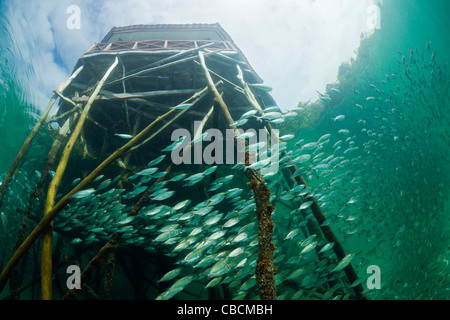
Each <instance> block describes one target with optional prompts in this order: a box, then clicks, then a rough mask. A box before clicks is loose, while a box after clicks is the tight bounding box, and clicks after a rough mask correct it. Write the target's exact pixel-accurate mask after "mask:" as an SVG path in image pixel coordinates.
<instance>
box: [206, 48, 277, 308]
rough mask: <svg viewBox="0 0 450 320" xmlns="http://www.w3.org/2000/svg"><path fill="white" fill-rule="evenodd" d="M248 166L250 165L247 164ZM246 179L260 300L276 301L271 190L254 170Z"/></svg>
mask: <svg viewBox="0 0 450 320" xmlns="http://www.w3.org/2000/svg"><path fill="white" fill-rule="evenodd" d="M198 54H199V57H200V63H201V65H202V67H203V70H204V72H205V77H206V80H207V81H208V86H209V88H210V90H211V91H212V92H213V93H214V96H215V101H217V103H218V104H219V107H220V110H221V111H222V114H223V116H224V118H225V120H226V122H227V123H228V125H229V126H230V127H231V128H232V129H233V130H234V132H235V135H236V137H239V136H240V132H239V131H238V130H237V127H236V126H234V125H232V124H233V123H234V121H233V118H232V117H231V114H230V111H229V110H228V107H227V105H226V104H225V102H224V101H223V99H222V96H221V95H220V94H219V91H217V88H216V87H215V86H214V82H213V81H212V78H211V75H210V74H209V71H208V68H207V66H206V63H205V59H204V57H203V54H202V52H201V51H199V53H198ZM247 164H248V163H247ZM246 175H247V178H248V179H249V180H250V188H251V189H252V190H253V193H254V197H255V203H256V215H257V219H258V260H257V265H256V269H255V275H256V281H257V284H258V289H259V294H260V298H261V300H276V298H277V287H276V285H275V276H274V273H275V272H276V268H275V266H274V264H273V251H274V250H275V249H276V248H275V246H274V244H273V227H274V224H273V221H272V216H271V215H272V211H273V210H274V209H275V208H274V207H273V206H272V205H271V204H270V202H269V198H270V190H269V188H268V187H267V185H266V183H265V181H264V178H263V177H262V176H261V174H260V173H259V172H257V171H255V170H251V169H247V170H246Z"/></svg>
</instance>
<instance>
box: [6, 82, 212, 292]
mask: <svg viewBox="0 0 450 320" xmlns="http://www.w3.org/2000/svg"><path fill="white" fill-rule="evenodd" d="M206 90H207V89H206V88H205V89H204V90H202V91H200V92H197V93H196V94H194V95H193V96H192V97H191V98H189V99H187V100H186V101H184V102H182V103H181V104H186V103H189V102H191V101H192V100H194V99H196V98H198V97H199V96H200V95H201V94H203V93H204V92H205V91H206ZM176 111H179V110H177V109H172V110H170V111H169V112H167V113H165V114H164V115H161V116H159V117H158V118H157V119H156V120H155V121H153V122H152V123H150V124H149V125H148V126H147V127H146V128H145V129H144V130H142V131H141V132H140V133H139V134H138V135H136V136H135V137H134V138H133V139H131V140H130V141H128V142H127V143H126V144H125V145H123V146H122V147H120V148H119V149H117V150H116V151H115V152H114V153H113V154H111V155H110V156H109V157H108V158H107V159H105V160H104V161H103V162H102V163H101V164H100V165H99V166H98V167H97V168H95V169H94V171H92V172H91V173H90V174H89V175H88V176H87V177H86V178H84V179H83V180H82V181H81V182H80V183H78V185H77V186H75V188H73V189H72V190H71V191H70V192H69V193H67V194H66V195H65V196H64V197H63V198H62V199H61V200H59V202H58V203H57V204H55V206H54V207H53V208H52V209H51V210H50V211H49V212H48V213H47V214H46V215H45V216H44V217H43V218H42V220H41V221H40V222H39V224H38V225H37V226H36V227H35V228H34V230H33V231H32V232H31V233H30V235H29V236H28V237H27V239H25V241H24V242H23V243H22V244H21V245H20V247H19V248H18V249H17V250H16V251H15V252H14V254H13V256H12V257H11V259H10V260H9V262H8V264H7V265H6V267H5V268H4V269H3V272H2V274H1V275H0V292H1V291H2V290H3V288H4V287H5V285H6V282H7V280H8V277H9V275H10V273H11V270H12V269H13V268H14V266H15V265H16V264H17V263H18V262H19V260H20V259H21V258H22V257H23V256H24V254H25V253H26V252H27V251H28V250H29V249H30V247H31V246H32V245H33V243H34V242H35V241H36V239H37V238H38V237H39V236H40V235H41V234H42V233H43V232H44V231H45V230H46V228H47V227H48V225H49V224H50V223H51V222H52V221H53V219H54V218H55V217H56V216H57V215H58V213H59V212H61V210H62V209H64V207H65V206H66V205H67V204H68V203H69V201H70V199H71V198H72V196H73V195H74V194H75V193H77V192H78V191H81V190H83V189H85V188H86V187H87V186H88V185H89V184H90V183H91V182H92V181H94V179H95V178H97V177H98V176H99V175H100V174H101V173H102V172H103V170H105V169H106V168H107V167H108V166H109V165H110V164H111V163H113V162H114V161H116V160H117V159H119V158H120V157H121V156H123V155H124V154H126V153H127V152H128V151H130V149H131V148H132V147H133V146H135V145H136V144H138V143H139V142H140V141H141V140H143V139H144V138H145V137H146V136H147V135H148V134H149V132H150V131H151V130H152V129H153V127H154V126H155V125H156V124H158V123H159V122H161V121H163V120H165V119H166V118H168V117H170V116H171V115H172V114H173V113H174V112H176Z"/></svg>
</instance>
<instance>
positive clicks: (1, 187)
mask: <svg viewBox="0 0 450 320" xmlns="http://www.w3.org/2000/svg"><path fill="white" fill-rule="evenodd" d="M81 70H83V66H81V67H79V68H78V69H77V70H76V71H75V72H74V73H73V74H72V75H71V76H70V77H69V79H67V80H66V81H65V82H63V83H62V84H61V85H60V86H59V87H58V89H56V91H55V92H57V93H59V92H62V91H64V89H65V88H67V86H68V85H69V84H70V83H71V82H72V80H73V79H75V78H76V77H77V76H78V74H79V73H80V72H81ZM57 93H55V94H53V97H52V98H51V99H50V101H49V103H48V104H47V107H46V108H45V110H44V112H43V113H42V116H41V118H40V119H39V121H38V122H37V123H36V125H35V126H34V128H33V130H32V131H31V133H30V134H29V135H28V138H27V139H26V140H25V142H24V144H23V145H22V148H21V149H20V151H19V153H17V156H16V158H15V159H14V161H13V163H12V165H11V167H10V168H9V171H8V173H7V174H6V176H5V178H4V179H3V182H2V184H1V185H0V207H1V204H2V200H3V197H4V196H5V193H6V189H7V188H8V186H9V183H10V182H11V179H12V176H13V175H14V172H15V171H16V169H17V166H18V165H19V162H20V160H21V159H22V157H23V155H24V154H25V152H26V151H27V149H28V147H29V146H30V143H31V141H32V140H33V139H34V137H35V136H36V134H37V132H38V131H39V129H40V128H41V126H42V124H43V123H44V122H45V119H46V118H47V116H48V114H49V112H50V110H51V108H52V107H53V105H54V104H55V102H56V99H58V94H57Z"/></svg>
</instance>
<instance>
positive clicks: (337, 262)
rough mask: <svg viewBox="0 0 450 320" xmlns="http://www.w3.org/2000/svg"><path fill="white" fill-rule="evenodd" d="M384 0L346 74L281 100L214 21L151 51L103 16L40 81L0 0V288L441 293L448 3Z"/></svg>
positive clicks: (56, 292) (269, 296) (49, 293)
mask: <svg viewBox="0 0 450 320" xmlns="http://www.w3.org/2000/svg"><path fill="white" fill-rule="evenodd" d="M303 1H304V2H305V3H306V2H310V1H309V0H301V1H300V0H299V2H303ZM44 2H45V1H44ZM44 2H43V3H44ZM75 2H76V1H75ZM313 2H314V1H313ZM316 2H319V3H320V0H316ZM325 2H326V1H325ZM45 3H47V4H48V3H49V2H48V1H46V2H45ZM64 3H65V2H64ZM80 3H84V2H83V1H81V2H80ZM374 3H376V5H375V7H376V8H378V9H379V12H377V14H379V15H380V17H381V25H379V26H376V27H375V28H374V29H373V30H372V31H371V32H370V33H362V34H361V38H360V43H359V47H358V48H354V49H355V55H354V56H353V57H351V58H349V60H348V61H345V62H342V63H341V64H340V65H339V66H337V78H336V81H334V82H330V83H329V84H327V85H326V87H324V88H322V87H318V88H316V89H315V91H317V94H316V96H315V98H314V99H311V100H305V101H304V100H302V99H301V98H300V97H298V98H297V97H294V98H295V99H296V101H297V103H296V104H294V105H291V106H281V105H278V104H277V97H276V96H275V95H273V96H272V95H271V92H272V90H273V91H275V90H276V89H274V88H272V87H271V83H270V79H267V78H266V77H264V79H263V80H261V79H258V76H257V75H256V72H254V70H253V69H252V68H251V67H250V64H249V63H248V61H246V58H245V57H244V56H243V54H246V52H245V50H244V49H243V54H242V52H240V50H239V49H236V47H234V43H233V42H232V40H231V39H229V38H227V37H228V35H227V34H226V32H224V31H222V28H221V27H220V26H219V25H218V24H217V25H216V24H214V25H208V26H206V25H205V26H200V25H198V26H197V27H196V29H195V32H196V33H195V35H194V36H193V37H200V36H199V34H201V32H202V31H201V30H203V29H202V28H211V29H208V32H213V31H217V34H219V36H220V37H223V38H220V39H219V38H217V39H215V38H214V37H213V36H210V33H208V37H209V38H208V40H205V39H197V38H193V39H191V38H187V37H185V38H183V41H185V42H183V44H180V43H179V42H177V43H175V42H174V43H172V47H170V45H171V43H170V41H172V40H176V41H181V39H178V38H176V39H175V37H176V35H174V34H175V33H176V32H178V31H174V30H175V29H174V30H172V29H171V30H169V31H167V30H166V31H167V38H166V40H165V41H166V42H165V43H163V44H161V47H158V50H159V51H157V50H156V49H154V48H153V49H149V46H156V45H157V44H156V42H155V41H160V42H161V39H160V38H158V37H160V35H158V36H155V39H156V40H155V39H152V41H154V42H151V43H150V42H149V41H150V39H147V38H146V39H143V38H142V39H141V38H139V39H137V38H136V39H134V38H133V35H132V34H133V32H135V33H136V34H138V35H140V33H139V32H141V29H140V28H144V27H140V26H132V27H133V28H134V29H133V28H131V27H130V29H126V28H125V29H120V28H113V27H114V25H110V26H109V27H108V29H107V31H108V30H109V29H111V28H113V29H112V30H111V31H110V33H108V34H107V33H106V32H101V33H100V32H99V34H98V35H95V37H94V38H93V39H94V41H96V42H98V43H97V44H96V45H97V47H94V46H92V47H91V48H89V46H90V45H92V43H88V44H87V46H84V44H83V48H81V49H80V50H81V51H79V54H78V56H77V57H78V58H80V57H81V56H83V57H82V58H80V59H79V60H78V62H77V60H74V61H73V64H72V65H70V66H69V67H68V68H69V69H68V70H66V74H65V75H64V76H65V78H62V81H63V83H62V84H61V85H60V86H59V87H58V84H57V85H56V86H55V87H54V88H53V89H54V91H53V92H52V91H51V90H50V91H49V92H42V90H43V88H46V87H47V86H46V85H44V83H45V82H47V81H48V79H47V76H48V75H47V74H46V72H43V71H42V70H36V69H34V68H33V62H34V60H33V59H34V54H33V52H32V51H33V50H38V45H37V44H35V45H31V48H30V47H27V48H25V47H23V45H24V44H23V43H24V40H23V39H22V38H23V36H22V35H21V34H20V33H18V30H17V28H16V27H15V26H16V25H17V23H19V24H22V25H23V26H26V27H29V28H32V26H29V25H27V21H25V20H20V21H19V20H17V21H15V20H14V19H15V18H16V14H17V12H18V11H20V6H18V5H17V4H16V5H13V4H12V1H3V2H0V8H1V12H0V145H1V148H0V182H1V185H0V272H1V276H0V299H2V300H41V299H47V300H48V299H55V300H59V299H65V300H69V299H78V300H110V299H115V300H144V299H145V300H260V299H261V300H447V299H449V298H450V266H449V261H450V250H449V248H450V247H449V245H450V70H449V65H448V62H449V61H450V44H449V41H448V36H447V33H448V31H449V30H450V22H449V21H450V20H449V19H448V17H447V15H448V13H449V12H450V2H448V1H437V0H429V1H419V0H408V1H407V0H385V1H382V2H374ZM71 4H72V3H69V2H67V5H66V6H65V7H68V6H69V5H71ZM280 6H281V4H280ZM65 7H64V8H65ZM76 7H77V6H75V8H76ZM80 7H81V8H82V9H83V6H82V5H80ZM372 8H373V7H372ZM36 10H38V8H36ZM199 10H201V9H199ZM236 10H238V8H236ZM37 12H38V11H37ZM73 12H76V10H75V11H73ZM254 14H255V15H257V12H254ZM37 15H38V14H37ZM66 16H67V15H66ZM66 16H65V17H66ZM155 17H156V18H155V19H156V20H155V21H156V22H155V23H154V22H153V21H152V20H151V19H149V20H148V21H147V23H148V24H156V23H160V22H159V21H158V20H157V16H155ZM47 22H48V21H47ZM72 22H73V21H72ZM198 22H202V21H191V22H189V23H198ZM218 22H219V23H220V24H222V22H221V21H218ZM347 22H348V23H350V22H349V21H342V23H343V24H345V23H347ZM74 23H75V25H76V21H75V22H74ZM169 23H174V24H176V23H185V21H181V22H180V21H172V22H169ZM375 23H380V21H378V22H377V21H375ZM64 24H65V22H64ZM164 26H165V27H164V28H169V26H167V25H164ZM222 26H223V27H224V29H226V30H228V29H229V28H226V24H225V23H224V24H222ZM127 28H128V27H127ZM148 28H151V27H148ZM158 28H163V27H158ZM176 28H178V27H176ZM186 28H188V27H186ZM190 28H191V29H192V28H193V27H192V26H191V27H190ZM21 30H23V29H21ZM145 30H146V35H145V36H146V37H149V34H151V33H152V32H162V31H161V30H160V29H158V30H157V31H154V30H153V29H145ZM177 30H178V29H177ZM205 30H206V29H205ZM211 30H213V31H211ZM191 31H192V30H191ZM54 32H55V33H56V32H57V31H54ZM242 32H245V30H242ZM205 34H206V31H205ZM224 34H225V35H224ZM105 35H106V36H105ZM103 36H105V38H104V39H103V41H101V38H102V37H103ZM219 36H218V37H219ZM230 36H231V37H232V38H234V36H235V35H234V34H233V33H232V32H230ZM170 37H172V38H170ZM211 39H212V40H211ZM446 39H447V40H446ZM163 40H164V39H163ZM194 40H195V41H196V42H195V43H193V42H192V43H191V42H189V41H194ZM197 40H198V43H197ZM200 40H201V41H200ZM167 41H169V42H167ZM202 41H203V42H202ZM208 41H215V42H214V44H212V45H211V44H210V43H208ZM223 43H226V44H223ZM103 44H104V45H103ZM240 44H241V43H239V45H240ZM115 45H117V48H115V47H114V46H115ZM158 45H159V44H158ZM180 45H182V46H184V47H178V46H180ZM190 45H192V47H187V46H190ZM222 45H224V46H230V47H223V48H222V47H221V46H222ZM305 45H307V44H305ZM168 46H169V47H170V48H171V50H172V51H170V53H166V51H165V50H167V47H168ZM240 47H244V46H242V45H240ZM114 48H115V49H114ZM180 48H181V49H180ZM78 49H79V48H78ZM138 49H139V50H140V51H139V52H138V53H136V50H138ZM260 49H261V51H264V48H260ZM146 50H147V51H146ZM152 50H153V51H152ZM286 50H289V46H287V48H286ZM144 51H146V52H144ZM230 51H236V52H238V53H233V54H234V55H231V54H230V53H229V52H230ZM118 52H121V53H120V54H119V53H118ZM148 52H152V54H148ZM156 52H157V53H156ZM83 53H84V55H83ZM138 54H141V55H142V57H141V56H139V59H138V58H136V57H138ZM157 54H158V55H157ZM290 55H293V56H295V55H296V52H290ZM39 58H42V57H39ZM44 58H47V59H54V61H57V64H58V65H62V64H63V62H62V61H63V60H64V58H62V57H59V56H53V57H52V56H48V57H44ZM36 59H37V56H36ZM249 60H250V63H252V59H249ZM286 63H287V64H289V63H288V62H286ZM324 63H325V62H324ZM268 64H269V62H268ZM257 69H258V70H256V71H257V72H261V74H263V73H262V71H260V70H259V69H260V67H259V68H257ZM290 72H291V73H293V74H294V77H295V74H297V73H298V74H299V75H300V74H301V70H290ZM49 74H52V73H51V72H50V71H49ZM36 78H37V79H40V83H34V82H33V81H32V80H31V79H36ZM177 79H178V80H177ZM51 83H53V82H51ZM41 95H44V97H45V99H41ZM52 95H53V97H52ZM49 100H50V102H48V101H49ZM41 101H44V102H43V103H42V102H41ZM47 103H48V107H49V108H46V104H47ZM51 108H53V109H52V110H56V111H54V112H50V113H49V111H48V110H50V109H51ZM47 109H48V110H47ZM207 129H210V130H207ZM177 130H178V131H177ZM214 130H215V131H214ZM30 133H31V135H30ZM175 133H180V134H175ZM258 133H259V134H258ZM262 133H264V134H263V135H265V133H270V134H268V136H269V137H266V138H265V139H261V137H262ZM191 135H192V136H191ZM221 135H223V136H225V137H226V138H224V137H223V136H222V137H220V136H221ZM211 136H213V137H214V138H213V137H211ZM230 136H231V138H230V139H228V138H229V137H230ZM258 136H259V139H257V137H258ZM30 137H31V138H30ZM222 140H223V142H224V143H223V144H220V145H219V144H218V143H217V142H218V141H222ZM225 140H226V143H225ZM229 141H231V147H230V145H229V144H228V143H229ZM235 142H236V144H234V143H235ZM199 145H200V147H199V148H198V146H199ZM24 147H25V148H24ZM219 147H220V148H221V149H220V150H219ZM225 147H226V150H225ZM239 147H242V153H239ZM229 153H232V157H231V159H229V158H228V156H229ZM199 155H200V158H201V159H200V160H201V161H196V160H199V158H198V157H197V156H199ZM208 155H210V157H209V158H208V157H207V156H208ZM235 156H236V157H235ZM239 156H241V158H239ZM252 156H253V157H252ZM192 159H193V161H191V160H192ZM239 160H240V161H239Z"/></svg>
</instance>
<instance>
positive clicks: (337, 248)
mask: <svg viewBox="0 0 450 320" xmlns="http://www.w3.org/2000/svg"><path fill="white" fill-rule="evenodd" d="M237 68H238V79H239V80H240V81H241V83H242V85H243V86H244V92H245V93H246V95H247V98H248V100H249V102H250V103H251V105H252V106H253V108H254V109H255V110H258V111H259V112H260V113H261V114H262V113H263V112H264V111H263V109H262V108H261V107H260V106H259V104H258V102H257V101H256V98H255V96H254V95H253V93H252V92H251V90H250V88H249V87H248V85H247V83H246V82H245V81H244V78H243V75H242V71H241V69H240V68H239V66H237ZM267 126H268V129H269V130H272V125H271V124H270V123H267ZM284 154H286V152H285V151H284V152H283V155H284ZM296 171H297V167H296V166H295V165H293V166H291V167H289V168H287V170H285V172H286V173H287V175H288V176H289V177H290V178H291V179H292V180H293V181H295V182H297V184H298V185H300V184H303V185H305V188H308V184H307V183H306V181H305V179H303V177H302V175H301V174H300V175H298V176H296V177H295V178H294V177H293V174H294V172H296ZM306 200H307V201H312V202H313V204H312V205H311V210H312V212H313V215H314V218H315V219H316V221H317V223H318V225H319V226H320V229H321V231H322V233H323V235H324V236H325V238H326V239H327V241H328V242H329V243H334V244H335V245H334V246H333V250H334V252H335V254H336V256H337V258H338V259H339V260H342V259H343V258H344V257H345V256H346V255H347V254H346V253H345V250H344V248H343V247H342V245H341V243H340V242H339V240H338V239H337V237H336V235H335V234H334V232H333V230H332V229H331V227H330V226H329V225H323V223H324V222H325V219H326V218H325V215H324V213H323V211H322V209H321V208H320V206H319V204H318V203H317V201H316V199H315V198H314V197H312V196H308V197H306ZM344 272H345V274H346V276H347V278H348V280H349V282H350V283H353V282H355V281H356V280H358V275H357V274H356V272H355V269H354V268H353V266H352V264H351V263H350V264H348V265H347V267H345V268H344ZM353 291H354V292H355V294H356V296H357V297H358V299H360V300H367V296H366V295H365V294H364V292H363V291H364V289H363V287H362V285H361V284H359V285H357V286H355V287H354V288H353Z"/></svg>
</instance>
